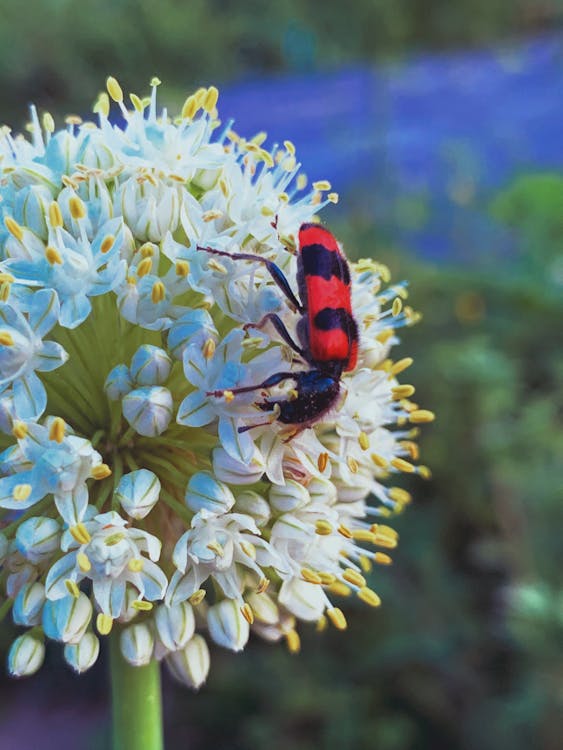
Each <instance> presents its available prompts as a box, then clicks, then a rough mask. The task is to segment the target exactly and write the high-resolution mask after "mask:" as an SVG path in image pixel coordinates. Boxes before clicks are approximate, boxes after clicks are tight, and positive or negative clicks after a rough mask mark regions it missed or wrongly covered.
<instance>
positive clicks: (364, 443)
mask: <svg viewBox="0 0 563 750" xmlns="http://www.w3.org/2000/svg"><path fill="white" fill-rule="evenodd" d="M358 443H359V444H360V448H361V449H362V450H363V451H367V450H368V448H369V437H368V436H367V434H366V433H365V432H360V434H359V435H358Z"/></svg>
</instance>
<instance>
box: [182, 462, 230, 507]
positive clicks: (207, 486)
mask: <svg viewBox="0 0 563 750" xmlns="http://www.w3.org/2000/svg"><path fill="white" fill-rule="evenodd" d="M234 504H235V498H234V496H233V493H232V492H231V490H230V489H229V488H228V487H227V485H225V484H223V483H222V482H218V481H217V480H216V479H215V478H214V477H213V475H212V474H210V473H209V472H207V471H198V473H197V474H194V475H193V477H192V478H191V479H190V481H189V483H188V487H187V489H186V505H187V506H188V508H189V509H190V510H193V511H194V513H197V512H198V511H200V510H203V509H205V510H207V511H209V512H211V513H215V514H217V515H220V514H222V513H228V512H229V511H230V509H231V508H232V507H233V505H234Z"/></svg>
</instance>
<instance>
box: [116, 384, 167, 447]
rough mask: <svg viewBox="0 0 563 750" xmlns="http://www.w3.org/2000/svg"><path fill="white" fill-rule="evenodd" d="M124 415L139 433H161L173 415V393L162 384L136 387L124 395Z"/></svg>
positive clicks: (146, 435)
mask: <svg viewBox="0 0 563 750" xmlns="http://www.w3.org/2000/svg"><path fill="white" fill-rule="evenodd" d="M122 410H123V416H124V417H125V419H126V420H127V421H128V422H129V424H130V425H131V427H133V429H134V430H136V432H138V433H139V435H144V436H145V437H155V436H156V435H161V434H162V433H163V432H164V431H165V430H166V428H167V427H168V425H169V424H170V420H171V419H172V416H173V401H172V394H171V393H170V391H169V390H168V388H163V387H162V386H150V387H149V386H146V387H143V388H134V389H133V390H132V391H130V392H129V393H127V394H126V395H125V396H124V397H123V401H122Z"/></svg>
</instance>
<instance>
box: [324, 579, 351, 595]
mask: <svg viewBox="0 0 563 750" xmlns="http://www.w3.org/2000/svg"><path fill="white" fill-rule="evenodd" d="M328 590H329V591H330V592H331V593H332V594H334V595H335V596H350V594H351V593H352V592H351V590H350V587H349V586H346V584H345V583H342V582H341V581H335V582H334V583H331V584H330V586H329V587H328Z"/></svg>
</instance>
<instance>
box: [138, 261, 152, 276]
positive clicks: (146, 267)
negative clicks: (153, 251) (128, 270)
mask: <svg viewBox="0 0 563 750" xmlns="http://www.w3.org/2000/svg"><path fill="white" fill-rule="evenodd" d="M151 271H152V258H143V260H142V261H141V262H140V263H139V265H138V266H137V276H138V277H139V278H140V279H142V278H143V276H146V275H147V274H149V273H150V272H151Z"/></svg>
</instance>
